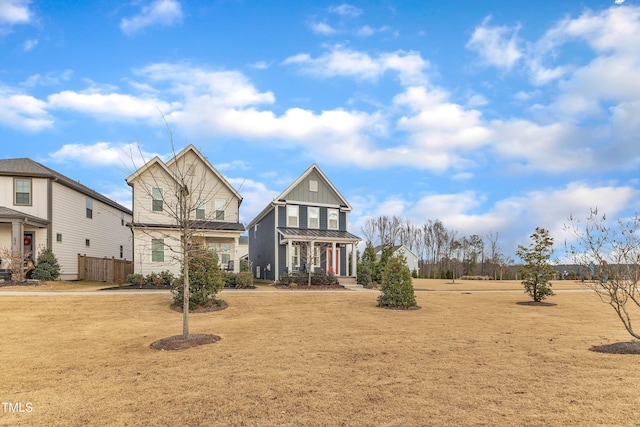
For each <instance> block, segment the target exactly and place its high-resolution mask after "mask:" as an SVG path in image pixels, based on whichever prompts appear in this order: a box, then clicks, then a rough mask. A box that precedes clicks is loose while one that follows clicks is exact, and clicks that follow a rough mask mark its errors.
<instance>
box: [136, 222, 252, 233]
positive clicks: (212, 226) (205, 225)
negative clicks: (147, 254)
mask: <svg viewBox="0 0 640 427" xmlns="http://www.w3.org/2000/svg"><path fill="white" fill-rule="evenodd" d="M130 225H131V226H132V227H134V228H170V229H175V228H178V226H177V225H175V224H157V223H146V224H145V223H140V222H134V223H133V224H130ZM191 229H192V230H224V231H240V232H242V231H244V225H242V224H240V223H238V222H222V221H194V222H192V223H191Z"/></svg>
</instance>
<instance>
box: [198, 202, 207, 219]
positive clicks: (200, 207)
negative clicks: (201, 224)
mask: <svg viewBox="0 0 640 427" xmlns="http://www.w3.org/2000/svg"><path fill="white" fill-rule="evenodd" d="M205 206H206V202H205V201H204V200H202V199H198V202H197V203H196V219H204V218H205V216H206V213H205Z"/></svg>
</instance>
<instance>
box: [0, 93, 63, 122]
mask: <svg viewBox="0 0 640 427" xmlns="http://www.w3.org/2000/svg"><path fill="white" fill-rule="evenodd" d="M47 108H48V106H47V103H46V102H44V101H42V100H40V99H37V98H35V97H33V96H31V95H26V94H23V93H21V92H18V91H16V90H14V89H11V88H6V87H2V86H0V123H2V124H4V125H5V126H7V127H9V128H13V129H19V130H26V131H31V132H35V131H41V130H43V129H46V128H50V127H51V126H53V118H52V117H51V116H50V115H49V112H48V111H47Z"/></svg>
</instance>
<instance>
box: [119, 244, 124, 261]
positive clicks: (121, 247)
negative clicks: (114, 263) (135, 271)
mask: <svg viewBox="0 0 640 427" xmlns="http://www.w3.org/2000/svg"><path fill="white" fill-rule="evenodd" d="M123 256H124V246H122V245H120V258H122V257H123Z"/></svg>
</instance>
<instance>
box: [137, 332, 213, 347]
mask: <svg viewBox="0 0 640 427" xmlns="http://www.w3.org/2000/svg"><path fill="white" fill-rule="evenodd" d="M220 339H221V338H220V337H219V336H217V335H212V334H189V335H188V336H187V338H186V339H185V338H184V337H183V336H182V335H174V336H172V337H167V338H162V339H159V340H158V341H155V342H153V343H151V345H150V346H149V347H151V348H152V349H154V350H160V351H175V350H186V349H188V348H191V347H197V346H200V345H205V344H213V343H216V342H218V341H220Z"/></svg>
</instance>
